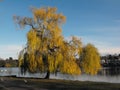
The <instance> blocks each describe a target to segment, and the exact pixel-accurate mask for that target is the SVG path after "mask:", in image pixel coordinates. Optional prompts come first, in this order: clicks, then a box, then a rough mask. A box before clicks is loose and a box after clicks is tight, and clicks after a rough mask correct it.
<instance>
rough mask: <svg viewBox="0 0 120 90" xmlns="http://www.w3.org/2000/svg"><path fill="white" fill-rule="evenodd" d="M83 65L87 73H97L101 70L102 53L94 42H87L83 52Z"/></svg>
mask: <svg viewBox="0 0 120 90" xmlns="http://www.w3.org/2000/svg"><path fill="white" fill-rule="evenodd" d="M81 67H82V69H83V71H84V72H85V73H87V74H91V75H95V74H97V72H98V71H99V70H100V68H101V65H100V55H99V53H98V50H97V48H95V47H94V45H92V44H87V45H86V46H85V47H84V48H83V52H82V54H81Z"/></svg>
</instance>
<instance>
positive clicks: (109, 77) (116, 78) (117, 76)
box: [0, 67, 120, 83]
mask: <svg viewBox="0 0 120 90" xmlns="http://www.w3.org/2000/svg"><path fill="white" fill-rule="evenodd" d="M8 75H16V76H17V77H37V78H44V77H45V75H46V74H45V73H42V74H41V73H35V74H31V73H28V72H27V73H26V75H22V74H21V72H20V69H19V68H0V76H8ZM50 78H51V79H65V80H79V81H95V82H110V83H120V68H108V67H107V68H103V69H101V71H100V72H99V73H98V74H97V75H94V76H91V75H86V74H81V75H78V76H76V75H66V74H60V73H58V74H57V76H56V75H55V74H51V76H50Z"/></svg>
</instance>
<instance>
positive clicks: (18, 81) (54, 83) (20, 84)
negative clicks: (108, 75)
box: [0, 76, 120, 90]
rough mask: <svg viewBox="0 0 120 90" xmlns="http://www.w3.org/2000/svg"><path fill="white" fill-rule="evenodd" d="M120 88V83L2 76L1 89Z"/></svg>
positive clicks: (100, 89) (106, 89) (88, 89)
mask: <svg viewBox="0 0 120 90" xmlns="http://www.w3.org/2000/svg"><path fill="white" fill-rule="evenodd" d="M64 89H65V90H113V89H114V90H120V83H106V82H91V81H72V80H59V79H41V78H39V79H38V78H25V77H24V78H21V77H19V78H18V77H10V76H9V77H0V90H64Z"/></svg>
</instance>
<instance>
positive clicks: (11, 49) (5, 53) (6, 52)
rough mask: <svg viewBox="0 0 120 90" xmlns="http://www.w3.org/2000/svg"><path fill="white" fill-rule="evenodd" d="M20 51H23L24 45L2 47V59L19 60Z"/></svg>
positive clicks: (0, 49)
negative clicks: (11, 58)
mask: <svg viewBox="0 0 120 90" xmlns="http://www.w3.org/2000/svg"><path fill="white" fill-rule="evenodd" d="M20 50H22V45H0V57H1V58H4V59H6V58H9V57H13V58H17V57H18V53H19V52H20Z"/></svg>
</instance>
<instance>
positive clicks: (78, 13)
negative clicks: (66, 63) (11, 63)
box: [0, 0, 120, 58]
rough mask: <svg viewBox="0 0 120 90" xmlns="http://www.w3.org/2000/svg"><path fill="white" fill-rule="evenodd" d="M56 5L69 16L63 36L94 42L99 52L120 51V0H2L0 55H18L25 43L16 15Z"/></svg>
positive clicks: (24, 35) (0, 1) (0, 6)
mask: <svg viewBox="0 0 120 90" xmlns="http://www.w3.org/2000/svg"><path fill="white" fill-rule="evenodd" d="M43 6H50V7H57V8H58V12H60V13H63V14H64V15H65V16H66V17H67V20H66V23H65V24H64V25H63V27H62V29H63V35H64V36H65V37H66V38H69V37H70V36H71V35H75V36H77V37H79V38H81V39H82V42H83V43H84V44H87V43H92V44H94V45H95V46H96V47H97V48H98V50H99V52H100V54H102V55H104V54H115V53H120V0H0V57H1V58H8V57H13V58H17V56H18V53H19V51H20V50H21V49H22V48H23V47H24V46H25V44H26V33H27V31H28V30H29V29H28V28H26V29H25V30H19V29H18V28H17V27H16V26H15V24H14V21H13V16H14V15H18V16H29V17H32V13H31V11H30V7H37V8H39V7H43Z"/></svg>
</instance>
